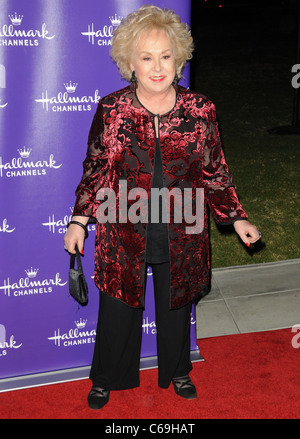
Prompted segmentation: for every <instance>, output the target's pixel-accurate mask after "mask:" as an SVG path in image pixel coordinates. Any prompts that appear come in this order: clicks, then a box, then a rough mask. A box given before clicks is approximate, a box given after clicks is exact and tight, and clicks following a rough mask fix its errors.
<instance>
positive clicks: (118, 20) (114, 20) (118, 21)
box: [109, 14, 123, 26]
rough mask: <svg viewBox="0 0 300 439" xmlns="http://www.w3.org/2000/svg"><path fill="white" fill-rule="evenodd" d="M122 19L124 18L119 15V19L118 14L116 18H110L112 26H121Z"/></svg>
mask: <svg viewBox="0 0 300 439" xmlns="http://www.w3.org/2000/svg"><path fill="white" fill-rule="evenodd" d="M122 18H123V17H121V15H119V17H118V16H117V14H115V16H114V17H109V19H110V21H111V24H112V25H113V26H119V24H121V21H122Z"/></svg>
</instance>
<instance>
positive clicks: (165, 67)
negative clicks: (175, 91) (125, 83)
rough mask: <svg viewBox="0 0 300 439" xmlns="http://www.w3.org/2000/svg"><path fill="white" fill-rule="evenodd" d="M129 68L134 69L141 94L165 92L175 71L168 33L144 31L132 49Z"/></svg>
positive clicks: (148, 94) (150, 94)
mask: <svg viewBox="0 0 300 439" xmlns="http://www.w3.org/2000/svg"><path fill="white" fill-rule="evenodd" d="M130 68H131V69H132V70H134V71H135V74H136V77H137V80H138V91H139V92H140V93H141V94H143V95H144V96H146V97H147V96H149V97H150V96H152V95H157V94H162V93H164V92H166V91H167V90H168V89H169V87H170V85H171V84H172V82H173V80H174V77H175V72H176V68H175V57H174V50H173V45H172V42H171V40H170V38H169V37H168V35H167V34H166V33H165V32H164V31H162V30H158V29H152V30H151V31H149V32H144V33H143V34H142V35H141V37H140V39H139V42H138V44H137V46H136V48H135V50H134V51H133V54H132V58H131V63H130Z"/></svg>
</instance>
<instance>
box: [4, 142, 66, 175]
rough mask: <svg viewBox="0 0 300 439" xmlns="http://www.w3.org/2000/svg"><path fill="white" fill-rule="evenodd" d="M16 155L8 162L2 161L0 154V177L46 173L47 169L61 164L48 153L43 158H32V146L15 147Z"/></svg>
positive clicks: (58, 166)
mask: <svg viewBox="0 0 300 439" xmlns="http://www.w3.org/2000/svg"><path fill="white" fill-rule="evenodd" d="M17 151H18V157H14V158H13V159H12V160H11V161H9V162H4V161H3V158H2V157H1V156H0V177H3V176H5V177H9V178H11V177H28V176H38V175H46V174H47V171H48V170H49V169H59V168H60V167H61V166H62V164H60V165H57V164H56V160H55V159H54V155H53V154H50V155H49V158H47V159H45V160H35V159H34V160H32V157H31V151H32V148H27V147H26V146H24V147H23V148H19V149H17Z"/></svg>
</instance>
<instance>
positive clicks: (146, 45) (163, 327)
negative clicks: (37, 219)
mask: <svg viewBox="0 0 300 439" xmlns="http://www.w3.org/2000/svg"><path fill="white" fill-rule="evenodd" d="M192 50H193V41H192V37H191V36H190V32H189V29H188V26H187V25H186V24H184V23H182V22H181V21H180V18H179V17H178V16H177V15H176V14H175V13H174V12H173V11H171V10H163V9H160V8H158V7H155V6H144V7H141V8H140V9H138V10H137V11H135V12H133V13H131V14H129V15H128V17H127V18H126V19H124V20H123V21H122V23H121V25H120V26H119V27H118V28H116V30H115V32H114V36H113V39H112V49H111V55H112V58H113V60H114V61H115V62H116V64H117V66H118V68H119V70H120V73H121V75H122V77H124V78H125V79H127V80H128V81H130V82H131V85H129V86H128V87H126V88H124V89H122V90H119V91H116V92H113V93H111V94H110V95H108V96H106V97H104V98H102V99H101V101H100V102H99V105H98V108H97V111H96V114H95V116H94V119H93V122H92V126H91V129H90V133H89V138H88V150H87V156H86V159H85V161H84V173H83V176H82V179H81V182H80V184H79V186H78V188H77V191H76V195H77V199H76V204H75V208H74V212H73V218H72V221H71V222H70V223H69V227H68V230H67V233H66V235H65V248H66V249H67V250H68V252H70V253H74V249H75V245H76V244H77V245H78V247H79V249H80V250H81V251H82V250H83V246H84V236H85V233H84V232H85V230H84V229H85V227H86V225H87V223H88V221H89V218H92V217H94V218H96V219H97V220H98V221H97V232H96V247H95V283H96V285H97V286H98V288H99V290H100V307H99V318H98V325H97V337H96V343H95V351H94V357H93V362H92V367H91V372H90V379H91V380H92V383H93V385H92V389H91V391H90V393H89V396H88V403H89V406H90V408H93V409H99V408H101V407H103V406H104V405H105V404H106V403H107V402H108V399H109V393H110V391H111V390H121V389H128V388H132V387H136V386H138V385H139V360H140V348H141V337H142V313H143V308H144V303H145V286H146V273H147V267H148V266H151V267H152V272H153V282H154V290H155V312H156V326H157V356H158V385H159V386H160V387H161V388H168V387H169V385H170V383H171V382H172V383H173V386H174V390H175V392H176V394H178V395H179V396H181V397H183V398H186V399H193V398H196V396H197V393H196V389H195V386H194V384H193V383H192V381H191V379H190V377H189V372H190V371H191V369H192V364H191V361H190V314H191V306H192V303H193V302H194V303H196V302H197V301H198V300H199V299H200V298H201V297H203V296H204V295H205V294H207V293H208V292H209V283H210V263H209V232H208V207H209V208H210V210H211V212H212V214H213V216H214V218H215V220H216V221H217V222H218V223H220V224H233V225H234V228H235V230H236V232H237V233H238V235H239V236H240V238H241V239H242V241H243V242H244V243H245V244H247V245H250V243H253V242H255V241H257V240H258V239H259V237H260V235H259V232H258V230H257V228H256V227H255V226H254V225H252V224H251V223H249V222H248V221H247V214H246V213H245V211H244V210H243V209H242V206H241V204H240V203H239V200H238V197H237V195H236V191H235V186H234V185H233V183H232V179H231V175H230V173H229V171H228V166H227V164H226V161H225V158H224V154H223V151H222V147H221V144H220V137H219V133H218V128H217V123H216V116H215V108H214V105H213V104H212V102H210V101H209V100H208V99H206V98H205V97H204V96H203V95H200V94H198V93H194V92H192V91H190V90H187V89H185V88H183V87H181V86H179V85H177V82H178V80H179V79H180V77H181V75H182V69H183V67H184V65H185V63H186V61H187V60H189V59H190V58H191V56H192ZM161 188H165V191H171V190H174V189H175V190H176V191H177V192H176V194H177V195H178V194H179V193H182V194H192V195H190V197H187V198H190V199H189V200H184V206H186V204H189V202H192V204H193V203H194V204H193V213H195V204H196V206H197V203H198V205H201V212H196V213H197V215H198V216H200V217H201V218H202V226H201V227H198V228H196V229H193V230H192V231H190V230H189V231H188V226H190V223H191V222H190V219H191V218H186V216H185V215H181V217H180V218H179V216H180V215H178V209H177V215H176V214H175V213H174V212H175V210H176V207H178V206H176V203H178V202H179V201H178V200H179V199H178V197H177V198H176V197H173V198H172V199H173V204H172V202H171V198H169V201H170V203H169V204H168V208H169V212H167V213H168V215H167V218H168V221H166V220H165V219H166V217H164V213H166V212H165V211H166V209H167V204H166V203H165V200H166V196H165V198H162V197H159V198H158V200H159V201H161V200H162V199H163V200H164V203H161V204H160V208H159V206H158V205H156V204H155V203H153V202H152V201H153V200H152V197H153V193H154V192H153V190H154V189H157V190H158V189H161ZM103 189H107V191H105V190H104V191H103ZM121 189H122V191H121ZM187 189H188V190H187ZM197 190H198V191H197ZM124 191H125V192H124ZM112 192H113V193H114V194H115V198H110V202H112V201H114V203H112V204H111V205H110V204H109V203H108V202H107V197H106V196H107V195H109V194H111V193H112ZM121 192H122V193H121ZM124 193H125V195H127V199H126V203H128V204H126V203H125V201H124ZM145 193H146V194H147V195H148V202H147V203H140V204H138V206H139V209H137V208H136V206H134V204H135V203H137V200H139V194H145ZM165 193H166V192H164V194H165ZM134 194H135V197H134ZM200 195H201V196H200ZM108 198H109V197H108ZM140 198H142V197H140ZM153 198H154V197H153ZM174 200H175V201H174ZM199 200H200V201H201V200H202V201H203V200H204V201H203V202H200V201H199ZM199 203H200V204H199ZM190 204H191V203H190ZM125 205H126V206H127V207H128V212H127V213H128V215H124V209H123V210H122V214H121V213H120V212H121V209H120V207H124V206H125ZM104 206H105V207H106V210H105V209H104V208H103V207H104ZM111 207H113V208H115V209H114V210H115V211H114V212H113V213H112V215H111V216H109V215H107V216H106V217H105V212H106V213H107V212H108V211H110V208H111ZM148 207H149V210H148ZM171 207H173V209H172V208H171ZM130 209H135V216H134V215H131V217H134V218H137V220H135V221H130V215H129V213H131V214H132V211H131V212H130ZM182 210H183V208H182V206H180V209H179V211H180V212H182ZM110 212H111V211H110ZM138 212H139V215H137V213H138ZM153 212H154V213H155V214H156V215H154V216H155V218H154V219H153V216H152V215H151V213H152V214H153ZM157 213H159V214H158V215H157ZM192 217H193V218H195V216H192ZM196 221H197V218H196Z"/></svg>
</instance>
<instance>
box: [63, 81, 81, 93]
mask: <svg viewBox="0 0 300 439" xmlns="http://www.w3.org/2000/svg"><path fill="white" fill-rule="evenodd" d="M77 85H78V83H75V82H74V83H73V84H72V82H71V81H70V83H69V84H68V83H65V84H64V86H65V89H66V90H67V92H68V93H75V91H76V88H77Z"/></svg>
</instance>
